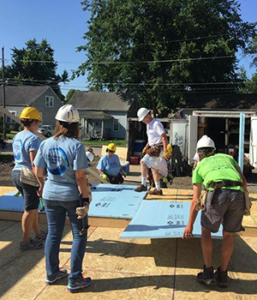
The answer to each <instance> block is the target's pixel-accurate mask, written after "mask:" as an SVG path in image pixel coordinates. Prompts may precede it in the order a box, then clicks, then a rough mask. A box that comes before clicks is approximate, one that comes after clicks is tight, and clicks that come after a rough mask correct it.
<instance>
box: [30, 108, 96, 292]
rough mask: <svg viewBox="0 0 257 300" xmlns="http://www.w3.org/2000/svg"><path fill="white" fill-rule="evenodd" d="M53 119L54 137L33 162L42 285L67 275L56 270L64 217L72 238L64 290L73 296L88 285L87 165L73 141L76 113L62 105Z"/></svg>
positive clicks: (89, 193) (65, 271)
mask: <svg viewBox="0 0 257 300" xmlns="http://www.w3.org/2000/svg"><path fill="white" fill-rule="evenodd" d="M55 118H56V120H57V122H56V129H55V135H54V136H53V137H51V138H49V139H47V140H45V141H44V142H42V143H41V145H40V148H39V151H38V153H37V156H36V158H35V160H34V164H35V166H36V176H37V179H38V181H39V183H40V188H39V193H41V194H42V196H43V201H44V204H45V207H46V215H47V220H48V235H47V239H46V244H45V257H46V275H47V279H46V284H49V285H50V284H53V283H55V282H56V281H57V280H59V279H61V278H64V277H65V276H66V275H67V270H66V269H60V268H59V251H60V243H61V239H62V235H63V230H64V225H65V219H66V213H67V215H68V217H69V220H70V224H71V228H72V234H73V242H72V249H71V262H70V274H69V277H68V286H67V290H68V291H70V292H75V291H78V290H80V289H84V288H86V287H87V286H88V285H89V284H90V283H91V278H90V277H87V278H84V277H83V276H82V270H83V268H82V262H83V258H84V254H85V249H86V243H87V229H88V216H87V212H88V209H89V203H90V198H91V192H90V186H89V184H88V182H87V178H86V174H85V169H86V168H87V167H88V164H87V158H86V154H85V148H84V145H83V144H82V143H81V142H79V141H78V140H77V138H78V136H79V120H80V118H79V113H78V111H77V109H76V108H75V107H73V106H72V105H69V104H68V105H64V106H62V107H60V109H59V110H58V112H57V114H56V117H55ZM45 175H46V178H45Z"/></svg>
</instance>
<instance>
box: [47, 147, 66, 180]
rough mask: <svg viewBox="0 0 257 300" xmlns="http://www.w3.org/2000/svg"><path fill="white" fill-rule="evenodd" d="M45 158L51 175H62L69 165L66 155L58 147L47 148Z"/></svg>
mask: <svg viewBox="0 0 257 300" xmlns="http://www.w3.org/2000/svg"><path fill="white" fill-rule="evenodd" d="M46 160H47V170H48V171H49V172H50V173H51V174H53V175H63V174H64V173H65V172H66V170H67V168H68V166H69V161H68V157H67V155H66V153H65V152H64V150H63V149H62V148H60V147H59V148H51V149H49V152H48V154H47V155H46Z"/></svg>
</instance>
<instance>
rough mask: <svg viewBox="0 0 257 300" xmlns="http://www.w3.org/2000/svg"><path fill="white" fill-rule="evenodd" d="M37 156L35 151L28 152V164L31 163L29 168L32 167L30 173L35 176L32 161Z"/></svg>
mask: <svg viewBox="0 0 257 300" xmlns="http://www.w3.org/2000/svg"><path fill="white" fill-rule="evenodd" d="M36 155H37V151H30V152H29V158H30V163H31V166H32V171H33V173H34V174H35V166H34V163H33V162H34V159H35V157H36Z"/></svg>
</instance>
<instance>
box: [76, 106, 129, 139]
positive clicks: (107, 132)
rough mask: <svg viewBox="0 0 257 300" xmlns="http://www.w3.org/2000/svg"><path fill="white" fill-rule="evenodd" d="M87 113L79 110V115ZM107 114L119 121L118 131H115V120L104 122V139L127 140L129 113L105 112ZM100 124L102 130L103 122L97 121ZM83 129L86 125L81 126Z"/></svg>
mask: <svg viewBox="0 0 257 300" xmlns="http://www.w3.org/2000/svg"><path fill="white" fill-rule="evenodd" d="M84 112H86V110H85V109H84V110H83V109H79V113H80V114H82V113H84ZM104 112H105V113H106V114H108V115H110V116H112V117H113V118H114V119H117V120H118V122H119V124H118V130H114V122H115V121H114V119H110V120H104V137H106V138H108V139H125V138H126V126H127V112H125V111H124V112H120V111H104ZM95 122H98V123H99V128H101V120H95ZM81 125H82V127H83V126H84V124H81ZM95 129H96V128H95Z"/></svg>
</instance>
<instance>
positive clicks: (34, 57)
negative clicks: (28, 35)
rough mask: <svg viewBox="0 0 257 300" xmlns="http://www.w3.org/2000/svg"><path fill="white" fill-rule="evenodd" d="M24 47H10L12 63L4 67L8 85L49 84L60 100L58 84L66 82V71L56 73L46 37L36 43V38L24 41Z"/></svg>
mask: <svg viewBox="0 0 257 300" xmlns="http://www.w3.org/2000/svg"><path fill="white" fill-rule="evenodd" d="M25 45H26V48H22V49H17V48H13V49H12V52H13V53H12V63H11V64H10V65H8V66H7V67H6V69H5V77H6V78H9V79H8V84H9V85H16V84H20V85H25V84H27V85H49V86H51V87H52V88H53V90H54V91H55V93H56V94H57V95H58V97H59V98H60V99H61V100H64V96H63V95H62V93H61V90H60V87H59V86H58V84H59V83H60V82H67V81H69V80H68V72H67V71H66V70H64V71H63V74H62V75H58V74H56V68H57V62H56V61H55V60H54V50H53V49H52V48H51V46H50V44H48V42H47V40H46V39H43V40H42V41H41V43H37V41H36V39H32V40H29V41H28V42H26V43H25Z"/></svg>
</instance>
